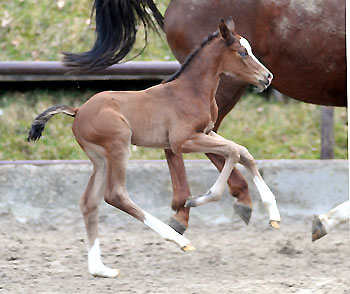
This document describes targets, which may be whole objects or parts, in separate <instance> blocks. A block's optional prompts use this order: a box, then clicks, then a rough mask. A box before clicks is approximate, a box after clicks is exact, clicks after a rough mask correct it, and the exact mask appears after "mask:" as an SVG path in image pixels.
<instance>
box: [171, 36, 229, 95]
mask: <svg viewBox="0 0 350 294" xmlns="http://www.w3.org/2000/svg"><path fill="white" fill-rule="evenodd" d="M225 46H226V45H225V43H224V42H222V40H221V39H220V38H219V37H218V38H215V39H214V40H213V41H211V42H210V43H209V44H207V45H206V46H204V47H203V48H202V49H201V50H200V51H199V52H198V53H197V55H196V56H195V57H194V59H193V60H192V61H191V63H190V64H189V66H188V68H187V69H186V71H184V73H183V74H182V75H180V76H179V78H178V81H179V84H181V85H183V86H185V87H186V88H187V90H188V91H191V92H193V93H194V96H196V97H198V98H200V99H204V100H205V101H208V99H209V101H211V100H213V99H215V93H216V89H217V87H218V85H219V81H220V75H221V73H222V55H223V50H224V47H225Z"/></svg>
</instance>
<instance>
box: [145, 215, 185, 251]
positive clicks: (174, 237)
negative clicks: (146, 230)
mask: <svg viewBox="0 0 350 294" xmlns="http://www.w3.org/2000/svg"><path fill="white" fill-rule="evenodd" d="M143 214H144V215H145V220H144V221H143V222H144V224H145V225H147V226H149V227H150V228H151V229H152V230H154V231H155V232H157V233H158V234H159V235H160V236H161V237H162V238H164V239H165V240H168V241H172V242H175V243H176V244H178V245H179V246H180V247H181V248H183V247H185V246H186V245H188V244H190V241H189V240H188V239H186V238H185V237H184V236H182V235H180V234H179V233H178V232H176V231H175V230H174V229H173V228H171V227H169V226H168V225H166V224H165V223H163V222H162V221H161V220H159V219H157V218H156V217H154V216H153V215H151V214H149V213H148V212H146V211H144V210H143Z"/></svg>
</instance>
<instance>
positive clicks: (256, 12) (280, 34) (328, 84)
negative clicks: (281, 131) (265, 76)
mask: <svg viewBox="0 0 350 294" xmlns="http://www.w3.org/2000/svg"><path fill="white" fill-rule="evenodd" d="M230 15H232V16H233V18H234V20H235V23H236V31H237V32H238V33H239V34H241V35H243V36H245V37H246V38H247V39H248V40H249V41H250V43H251V45H252V47H253V51H254V53H255V55H256V56H257V57H258V58H259V59H260V60H261V61H262V62H263V63H264V64H265V65H266V66H267V67H268V68H269V69H270V70H271V71H272V72H273V74H274V76H275V77H274V80H273V86H274V87H275V88H276V89H278V90H279V91H281V92H282V93H284V94H286V95H288V96H290V97H293V98H295V99H298V100H301V101H305V102H309V103H316V104H324V105H334V106H345V105H346V59H345V58H346V57H345V0H307V1H306V0H280V1H275V0H261V1H257V0H245V1H241V0H226V1H218V0H203V1H195V0H192V1H188V0H172V1H171V3H170V5H169V7H168V9H167V12H166V14H165V32H166V35H167V39H168V42H169V45H170V47H171V49H172V50H173V52H174V55H175V56H176V57H177V58H178V59H179V60H180V62H181V61H183V60H184V59H185V57H186V56H187V55H188V54H189V53H190V52H191V50H192V49H193V48H194V47H195V46H196V44H198V43H199V42H200V41H201V40H202V39H203V38H204V37H205V36H207V34H208V33H210V32H212V31H213V30H215V28H216V27H217V24H218V21H219V19H220V18H227V17H228V16H230Z"/></svg>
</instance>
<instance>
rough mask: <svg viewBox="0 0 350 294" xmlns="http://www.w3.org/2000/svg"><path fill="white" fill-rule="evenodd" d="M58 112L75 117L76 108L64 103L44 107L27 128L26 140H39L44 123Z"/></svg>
mask: <svg viewBox="0 0 350 294" xmlns="http://www.w3.org/2000/svg"><path fill="white" fill-rule="evenodd" d="M58 113H64V114H67V115H69V116H72V117H75V114H76V113H77V109H76V108H72V107H70V106H66V105H55V106H52V107H50V108H48V109H46V110H45V111H44V112H42V113H40V114H39V115H38V116H37V117H36V118H35V120H34V121H33V123H32V126H31V128H30V130H29V134H28V138H27V141H28V142H29V141H37V140H39V139H40V137H41V135H42V133H43V131H44V128H45V125H46V123H47V122H48V121H49V119H50V118H51V117H53V116H54V115H55V114H58Z"/></svg>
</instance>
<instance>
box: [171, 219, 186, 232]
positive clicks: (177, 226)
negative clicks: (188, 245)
mask: <svg viewBox="0 0 350 294" xmlns="http://www.w3.org/2000/svg"><path fill="white" fill-rule="evenodd" d="M168 225H169V226H170V227H171V228H173V229H174V230H175V231H176V232H178V233H179V234H181V235H182V234H183V233H184V232H185V231H186V229H187V228H186V227H185V226H184V225H183V224H182V223H180V222H179V221H178V220H177V219H176V218H174V217H171V218H170V220H169V223H168Z"/></svg>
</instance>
